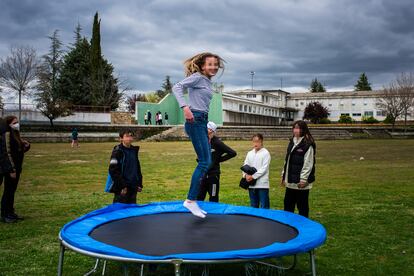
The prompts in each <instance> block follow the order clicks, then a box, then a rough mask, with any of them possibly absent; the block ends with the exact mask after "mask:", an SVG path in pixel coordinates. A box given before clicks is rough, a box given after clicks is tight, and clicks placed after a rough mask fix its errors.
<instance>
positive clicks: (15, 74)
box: [0, 46, 39, 121]
mask: <svg viewBox="0 0 414 276" xmlns="http://www.w3.org/2000/svg"><path fill="white" fill-rule="evenodd" d="M38 65H39V62H38V60H37V58H36V51H35V49H33V48H32V47H30V46H17V47H12V48H11V50H10V56H8V57H6V59H5V60H3V59H1V64H0V85H3V86H5V87H7V88H10V89H12V90H14V91H16V92H17V93H18V94H19V121H20V120H21V116H22V94H24V93H26V92H28V90H30V88H31V83H32V82H33V81H34V80H35V79H36V73H37V68H38Z"/></svg>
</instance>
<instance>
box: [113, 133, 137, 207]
mask: <svg viewBox="0 0 414 276" xmlns="http://www.w3.org/2000/svg"><path fill="white" fill-rule="evenodd" d="M119 137H120V139H121V143H120V144H119V145H117V146H115V147H114V149H113V150H112V155H111V161H110V163H109V174H110V176H111V178H112V180H113V185H112V187H111V190H110V192H112V193H114V200H113V202H114V203H115V202H118V203H127V204H131V203H137V193H138V192H141V191H142V174H141V165H140V162H139V159H138V152H139V146H133V145H132V142H133V140H134V133H133V132H132V131H131V130H129V129H126V130H121V131H120V132H119Z"/></svg>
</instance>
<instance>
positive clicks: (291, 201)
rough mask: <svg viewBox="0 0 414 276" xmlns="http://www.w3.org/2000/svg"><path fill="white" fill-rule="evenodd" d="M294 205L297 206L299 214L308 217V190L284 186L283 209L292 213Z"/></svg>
mask: <svg viewBox="0 0 414 276" xmlns="http://www.w3.org/2000/svg"><path fill="white" fill-rule="evenodd" d="M295 206H297V207H298V210H299V215H301V216H304V217H309V190H296V189H290V188H286V192H285V199H284V210H285V211H288V212H292V213H294V212H295Z"/></svg>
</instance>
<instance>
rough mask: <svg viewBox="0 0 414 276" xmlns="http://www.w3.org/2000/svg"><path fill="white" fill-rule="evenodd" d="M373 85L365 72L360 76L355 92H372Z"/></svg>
mask: <svg viewBox="0 0 414 276" xmlns="http://www.w3.org/2000/svg"><path fill="white" fill-rule="evenodd" d="M371 90H372V88H371V84H370V83H369V82H368V77H367V75H365V72H364V73H362V74H361V75H360V76H359V79H358V81H357V83H356V84H355V91H371Z"/></svg>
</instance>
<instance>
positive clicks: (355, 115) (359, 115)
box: [352, 113, 361, 117]
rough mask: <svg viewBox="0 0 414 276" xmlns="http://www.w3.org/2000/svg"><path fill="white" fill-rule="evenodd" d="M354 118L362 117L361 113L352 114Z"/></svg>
mask: <svg viewBox="0 0 414 276" xmlns="http://www.w3.org/2000/svg"><path fill="white" fill-rule="evenodd" d="M352 116H354V117H361V113H352Z"/></svg>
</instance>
